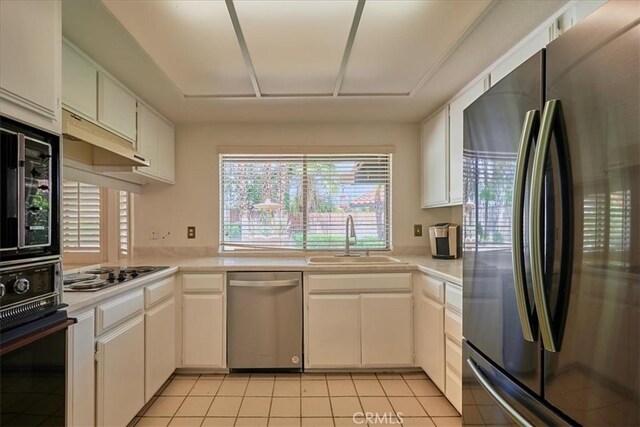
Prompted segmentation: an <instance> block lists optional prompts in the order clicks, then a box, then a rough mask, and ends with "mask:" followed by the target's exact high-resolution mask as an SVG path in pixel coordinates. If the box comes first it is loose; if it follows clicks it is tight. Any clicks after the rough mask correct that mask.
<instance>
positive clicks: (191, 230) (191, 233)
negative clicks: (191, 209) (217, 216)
mask: <svg viewBox="0 0 640 427" xmlns="http://www.w3.org/2000/svg"><path fill="white" fill-rule="evenodd" d="M195 238H196V227H195V226H194V225H190V226H188V227H187V239H195Z"/></svg>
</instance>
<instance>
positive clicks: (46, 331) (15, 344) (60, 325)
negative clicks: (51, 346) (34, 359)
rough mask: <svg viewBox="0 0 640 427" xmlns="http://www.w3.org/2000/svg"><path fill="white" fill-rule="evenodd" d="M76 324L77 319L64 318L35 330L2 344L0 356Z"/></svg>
mask: <svg viewBox="0 0 640 427" xmlns="http://www.w3.org/2000/svg"><path fill="white" fill-rule="evenodd" d="M76 322H77V319H73V318H66V319H64V320H62V321H60V322H57V323H54V324H52V325H49V326H46V327H44V328H42V329H36V330H34V331H32V332H30V333H26V334H25V335H23V336H21V337H19V338H16V339H13V340H11V341H10V342H8V343H7V344H4V343H2V345H1V346H0V356H4V355H5V354H7V353H11V352H12V351H14V350H18V349H20V348H22V347H24V346H27V345H29V344H31V343H33V342H35V341H38V340H41V339H43V338H46V337H48V336H49V335H52V334H55V333H56V332H58V331H61V330H63V329H67V328H68V327H69V326H71V325H73V324H74V323H76Z"/></svg>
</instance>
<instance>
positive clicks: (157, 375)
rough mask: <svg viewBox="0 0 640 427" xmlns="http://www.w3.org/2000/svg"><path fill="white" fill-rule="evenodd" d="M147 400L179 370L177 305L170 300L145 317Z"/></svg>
mask: <svg viewBox="0 0 640 427" xmlns="http://www.w3.org/2000/svg"><path fill="white" fill-rule="evenodd" d="M144 327H145V401H147V402H148V401H149V400H150V399H151V398H152V397H153V395H154V393H155V392H156V391H158V389H159V388H160V387H161V386H162V384H163V383H164V382H165V381H166V380H167V379H168V378H169V376H170V375H171V374H172V373H173V371H174V370H175V368H176V304H175V300H174V299H173V297H172V298H170V299H169V300H167V301H165V302H163V303H161V304H160V305H158V306H157V307H154V308H152V309H151V310H149V311H147V312H146V314H145V320H144Z"/></svg>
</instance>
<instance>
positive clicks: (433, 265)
mask: <svg viewBox="0 0 640 427" xmlns="http://www.w3.org/2000/svg"><path fill="white" fill-rule="evenodd" d="M394 258H398V259H400V260H402V261H405V262H406V263H405V264H389V265H335V264H332V265H310V264H307V262H306V259H305V257H303V256H291V257H289V256H286V257H285V256H280V257H246V256H239V257H233V256H219V257H215V256H214V257H167V256H155V257H136V258H133V259H129V260H123V261H121V262H120V263H108V264H101V265H102V266H119V265H122V266H124V265H152V266H168V267H170V268H168V269H166V270H162V271H159V272H157V273H153V274H149V275H147V276H144V277H141V278H139V279H136V280H132V281H130V282H126V283H124V284H122V285H120V286H114V287H111V288H107V289H105V290H103V291H97V292H68V293H65V294H64V296H63V301H64V302H65V303H66V304H69V307H68V309H67V310H68V311H69V312H70V313H73V312H78V311H81V310H83V309H85V308H87V307H89V306H92V305H97V304H98V303H99V302H101V301H103V300H106V299H109V298H112V297H115V296H117V295H119V294H121V293H124V292H128V291H131V290H135V289H138V288H141V287H143V286H145V285H146V284H148V283H149V282H154V281H157V280H160V279H162V278H164V277H167V276H170V275H173V274H175V273H177V272H178V271H180V272H201V273H204V272H225V271H305V272H315V273H319V272H320V273H321V272H327V273H338V272H350V273H357V272H360V273H362V272H398V271H416V270H418V271H422V272H423V273H426V274H429V275H432V276H436V277H438V278H440V279H442V280H445V281H449V282H452V283H455V284H457V285H460V286H462V260H461V259H458V260H439V259H433V258H431V257H430V256H427V255H424V256H416V255H412V256H394ZM87 268H88V266H81V267H79V266H69V268H67V266H65V268H64V271H65V273H72V272H75V271H81V270H85V269H87Z"/></svg>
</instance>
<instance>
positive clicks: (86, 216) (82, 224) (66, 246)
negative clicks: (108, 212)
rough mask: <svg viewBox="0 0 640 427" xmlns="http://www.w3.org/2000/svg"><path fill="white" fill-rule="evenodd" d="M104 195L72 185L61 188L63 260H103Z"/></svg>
mask: <svg viewBox="0 0 640 427" xmlns="http://www.w3.org/2000/svg"><path fill="white" fill-rule="evenodd" d="M102 193H103V191H102V190H101V189H100V187H98V186H95V185H91V184H85V183H82V182H75V181H64V182H63V185H62V236H63V237H62V244H63V251H64V256H65V260H67V261H70V262H72V263H73V262H101V261H102V260H103V237H102V233H101V230H102V222H103V219H104V218H103V215H102V211H103V201H102V199H103V196H102Z"/></svg>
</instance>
